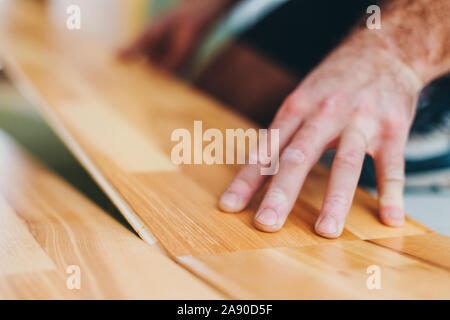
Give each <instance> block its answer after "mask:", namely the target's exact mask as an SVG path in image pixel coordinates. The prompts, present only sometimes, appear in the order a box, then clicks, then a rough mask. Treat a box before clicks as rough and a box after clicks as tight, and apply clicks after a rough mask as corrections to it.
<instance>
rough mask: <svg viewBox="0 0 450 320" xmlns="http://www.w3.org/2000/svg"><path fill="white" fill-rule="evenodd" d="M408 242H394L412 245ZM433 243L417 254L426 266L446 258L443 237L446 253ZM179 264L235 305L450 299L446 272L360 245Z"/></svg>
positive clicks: (250, 253) (197, 259)
mask: <svg viewBox="0 0 450 320" xmlns="http://www.w3.org/2000/svg"><path fill="white" fill-rule="evenodd" d="M417 237H423V238H427V236H417ZM409 238H411V236H407V237H402V238H399V239H397V241H400V242H404V243H410V242H414V241H415V240H414V239H409ZM376 241H380V242H384V241H385V239H382V240H380V239H379V240H376ZM391 241H395V240H391ZM435 242H437V241H434V242H433V241H430V242H425V243H421V245H420V252H422V253H425V256H426V257H427V258H428V259H429V260H432V259H438V258H439V256H441V255H442V254H444V255H445V254H447V256H448V248H449V246H450V239H449V238H448V237H443V238H441V239H439V241H438V242H439V243H440V245H441V248H442V247H445V248H446V250H447V251H446V253H443V252H442V251H440V248H439V247H437V248H436V247H435V246H434V244H435ZM414 254H417V251H415V252H414ZM430 256H433V258H430ZM178 259H179V261H180V263H182V264H184V265H185V266H186V267H188V268H190V269H191V270H192V271H194V272H196V273H197V274H198V275H199V276H201V277H203V278H205V279H207V280H208V281H210V282H212V283H215V284H216V285H217V286H220V287H221V288H222V289H223V290H224V291H225V292H227V293H228V294H230V295H231V296H232V297H234V298H239V299H255V298H257V299H261V298H262V299H449V298H450V272H448V269H445V268H442V267H439V266H437V265H434V264H430V263H427V261H424V260H422V259H417V257H415V256H414V257H413V256H405V255H402V254H399V253H398V252H396V251H393V250H390V249H387V248H384V247H381V246H378V245H375V244H373V243H370V242H368V241H363V240H355V241H347V242H337V241H334V242H330V243H328V244H322V245H313V246H304V247H299V248H276V249H262V250H252V251H241V252H233V253H223V254H215V255H202V256H197V257H193V256H185V257H178ZM428 259H427V260H428ZM370 266H376V267H377V268H379V271H380V273H379V275H380V289H371V290H370V289H369V288H370V287H368V286H367V281H368V279H369V277H370V276H373V274H368V273H367V269H368V268H369V267H370ZM371 272H373V271H371Z"/></svg>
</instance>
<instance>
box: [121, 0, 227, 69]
mask: <svg viewBox="0 0 450 320" xmlns="http://www.w3.org/2000/svg"><path fill="white" fill-rule="evenodd" d="M233 1H235V0H186V1H184V2H182V3H181V4H180V5H178V6H177V7H176V8H175V9H173V10H172V11H170V12H169V13H168V14H166V15H164V16H163V17H161V18H160V19H158V20H157V21H156V22H154V23H152V24H151V25H150V26H149V27H148V28H147V30H146V31H145V32H144V33H143V34H142V35H141V36H140V37H139V38H138V39H137V40H136V41H135V43H133V44H132V45H131V46H130V47H129V48H127V49H125V50H124V51H123V52H122V56H123V57H124V58H133V57H135V56H137V55H139V54H141V53H144V54H146V55H147V56H148V57H149V58H150V59H151V60H152V62H154V63H156V64H158V65H159V66H161V67H163V68H165V69H168V70H170V71H176V70H178V69H179V68H181V67H183V65H184V64H185V63H186V62H187V59H188V58H189V56H190V54H191V53H192V51H193V49H194V48H195V46H196V44H197V43H198V41H199V40H200V39H201V36H202V35H204V33H205V32H206V31H207V30H208V27H210V26H211V24H212V23H214V21H215V20H216V18H217V17H218V16H219V15H220V14H221V13H223V11H225V10H226V9H227V8H228V7H229V6H230V5H231V4H232V3H233Z"/></svg>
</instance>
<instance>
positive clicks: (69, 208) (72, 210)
mask: <svg viewBox="0 0 450 320" xmlns="http://www.w3.org/2000/svg"><path fill="white" fill-rule="evenodd" d="M0 152H1V154H2V157H1V160H0V298H2V299H197V298H198V299H221V298H223V295H221V294H219V293H218V292H217V291H215V290H213V289H211V288H210V287H209V286H207V285H206V284H205V283H203V282H202V281H200V280H198V279H196V278H195V277H194V276H193V275H191V274H190V273H189V272H187V271H186V270H184V269H183V268H182V267H180V266H178V265H176V264H175V263H174V262H173V261H171V260H170V259H169V258H168V257H166V256H165V255H163V254H162V253H161V252H159V251H158V250H156V249H154V248H152V247H150V246H149V245H148V244H146V243H145V242H143V241H142V240H141V239H139V238H138V237H137V236H136V235H134V234H133V233H132V232H130V231H129V230H128V229H127V228H125V227H124V226H123V225H121V224H120V223H118V222H117V221H116V220H114V219H113V218H112V217H110V216H109V215H108V214H106V213H105V212H103V211H102V210H101V209H100V208H99V207H97V206H96V205H94V204H93V203H91V202H90V201H89V200H87V199H86V198H85V197H84V196H82V195H81V194H79V193H78V192H77V191H75V190H74V189H73V188H72V187H71V186H69V185H68V184H67V183H65V182H64V181H62V179H60V178H59V177H57V176H56V175H54V174H53V173H51V172H50V171H49V170H47V169H46V168H44V167H43V166H41V165H39V164H37V163H36V162H35V161H34V160H32V159H31V158H29V157H28V156H25V155H24V154H23V152H22V151H21V150H19V149H18V148H16V147H15V146H14V144H13V143H12V142H11V141H10V140H9V139H8V138H7V137H6V136H5V135H4V134H3V133H1V134H0ZM71 265H76V266H79V268H80V275H81V288H80V290H69V289H68V287H67V286H66V281H67V279H68V277H69V276H70V275H71V274H68V273H67V272H66V271H67V268H68V266H71Z"/></svg>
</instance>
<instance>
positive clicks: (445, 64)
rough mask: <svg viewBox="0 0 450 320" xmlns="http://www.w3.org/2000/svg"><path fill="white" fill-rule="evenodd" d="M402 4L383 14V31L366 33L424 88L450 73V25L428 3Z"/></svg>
mask: <svg viewBox="0 0 450 320" xmlns="http://www.w3.org/2000/svg"><path fill="white" fill-rule="evenodd" d="M402 4H403V3H402V1H397V2H395V1H394V2H393V5H391V7H386V8H385V9H384V10H383V12H384V16H383V21H382V28H381V29H379V30H365V32H366V33H370V34H372V35H373V36H374V38H376V39H377V40H376V41H377V42H378V45H379V47H380V48H382V49H383V50H385V51H387V52H388V53H389V54H391V55H392V56H393V57H396V58H397V59H398V60H400V61H402V62H403V63H404V64H405V65H406V66H408V67H409V68H411V70H412V71H413V72H414V73H415V74H416V75H417V77H418V78H419V79H420V80H421V81H422V83H424V84H425V83H427V82H429V81H431V80H432V79H434V78H436V77H438V76H439V75H441V74H443V73H445V72H446V71H448V70H450V53H449V49H450V48H449V44H448V39H449V37H450V25H449V24H448V22H446V21H440V20H439V19H438V17H439V13H438V10H433V4H431V3H428V0H419V1H416V2H415V3H413V4H410V3H408V5H407V4H406V3H405V4H403V6H400V5H402ZM425 7H426V8H425ZM448 9H449V10H450V7H449V8H448Z"/></svg>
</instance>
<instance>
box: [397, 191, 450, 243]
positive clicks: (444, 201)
mask: <svg viewBox="0 0 450 320" xmlns="http://www.w3.org/2000/svg"><path fill="white" fill-rule="evenodd" d="M405 206H406V213H407V214H408V215H409V216H410V217H411V218H414V219H416V220H417V221H419V222H421V223H422V224H424V225H426V226H427V227H428V228H430V229H433V230H434V231H437V232H439V233H442V234H445V235H447V236H450V190H445V191H440V192H436V193H434V192H422V193H418V192H414V193H412V192H411V193H406V195H405Z"/></svg>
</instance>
